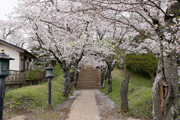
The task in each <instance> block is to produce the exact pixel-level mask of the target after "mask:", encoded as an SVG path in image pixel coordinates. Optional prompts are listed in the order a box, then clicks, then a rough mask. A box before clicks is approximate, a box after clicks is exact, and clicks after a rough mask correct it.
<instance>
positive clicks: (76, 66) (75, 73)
mask: <svg viewBox="0 0 180 120" xmlns="http://www.w3.org/2000/svg"><path fill="white" fill-rule="evenodd" d="M77 70H78V65H77V64H76V65H75V66H74V86H75V88H76V87H77V79H78V72H77Z"/></svg>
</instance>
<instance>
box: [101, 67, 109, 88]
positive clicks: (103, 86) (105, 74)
mask: <svg viewBox="0 0 180 120" xmlns="http://www.w3.org/2000/svg"><path fill="white" fill-rule="evenodd" d="M107 78H108V72H107V70H106V71H105V73H104V79H103V84H102V88H103V89H104V88H105V84H106V80H107Z"/></svg>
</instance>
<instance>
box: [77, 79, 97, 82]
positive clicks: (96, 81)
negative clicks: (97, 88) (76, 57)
mask: <svg viewBox="0 0 180 120" xmlns="http://www.w3.org/2000/svg"><path fill="white" fill-rule="evenodd" d="M81 81H95V82H98V81H100V80H98V79H79V80H78V82H81Z"/></svg>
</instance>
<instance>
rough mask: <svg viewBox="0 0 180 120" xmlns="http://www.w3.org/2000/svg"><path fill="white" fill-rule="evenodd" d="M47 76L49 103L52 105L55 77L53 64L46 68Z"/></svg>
mask: <svg viewBox="0 0 180 120" xmlns="http://www.w3.org/2000/svg"><path fill="white" fill-rule="evenodd" d="M46 77H47V78H48V105H49V106H51V78H53V77H54V68H53V67H51V65H49V67H47V68H46Z"/></svg>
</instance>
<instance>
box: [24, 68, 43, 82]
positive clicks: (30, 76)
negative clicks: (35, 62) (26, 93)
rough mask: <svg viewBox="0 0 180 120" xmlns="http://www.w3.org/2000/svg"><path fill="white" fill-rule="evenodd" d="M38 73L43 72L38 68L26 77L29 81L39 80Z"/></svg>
mask: <svg viewBox="0 0 180 120" xmlns="http://www.w3.org/2000/svg"><path fill="white" fill-rule="evenodd" d="M38 71H42V70H41V69H40V68H36V69H34V70H31V71H28V72H27V75H26V78H27V79H28V80H34V79H36V78H37V75H36V72H38Z"/></svg>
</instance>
